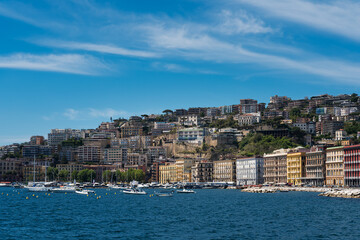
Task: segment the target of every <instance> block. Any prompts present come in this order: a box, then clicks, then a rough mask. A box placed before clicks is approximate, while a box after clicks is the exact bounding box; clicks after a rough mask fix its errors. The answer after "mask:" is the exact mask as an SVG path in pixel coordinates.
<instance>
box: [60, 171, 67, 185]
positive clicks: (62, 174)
mask: <svg viewBox="0 0 360 240" xmlns="http://www.w3.org/2000/svg"><path fill="white" fill-rule="evenodd" d="M68 179H69V171H67V170H65V169H63V170H61V171H60V172H59V180H60V181H63V182H65V181H68Z"/></svg>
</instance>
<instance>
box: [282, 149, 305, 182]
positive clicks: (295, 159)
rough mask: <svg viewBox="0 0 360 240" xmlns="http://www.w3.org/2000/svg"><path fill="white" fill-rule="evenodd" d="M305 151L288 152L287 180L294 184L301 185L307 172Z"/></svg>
mask: <svg viewBox="0 0 360 240" xmlns="http://www.w3.org/2000/svg"><path fill="white" fill-rule="evenodd" d="M305 162H306V155H305V152H295V153H288V154H287V158H286V164H287V182H288V183H290V184H293V185H300V184H301V183H302V179H303V178H304V177H305V176H306V173H305Z"/></svg>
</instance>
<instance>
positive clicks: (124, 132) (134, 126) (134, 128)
mask: <svg viewBox="0 0 360 240" xmlns="http://www.w3.org/2000/svg"><path fill="white" fill-rule="evenodd" d="M142 134H143V126H142V124H141V123H140V122H136V121H129V122H125V123H124V124H123V125H121V126H120V137H121V138H126V137H131V136H138V135H142Z"/></svg>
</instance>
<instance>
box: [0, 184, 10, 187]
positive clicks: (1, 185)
mask: <svg viewBox="0 0 360 240" xmlns="http://www.w3.org/2000/svg"><path fill="white" fill-rule="evenodd" d="M8 186H9V185H8V183H0V187H8Z"/></svg>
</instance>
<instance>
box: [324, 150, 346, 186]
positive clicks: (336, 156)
mask: <svg viewBox="0 0 360 240" xmlns="http://www.w3.org/2000/svg"><path fill="white" fill-rule="evenodd" d="M325 166H326V185H328V186H331V185H332V186H344V147H343V146H338V147H330V148H327V149H326V162H325Z"/></svg>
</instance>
